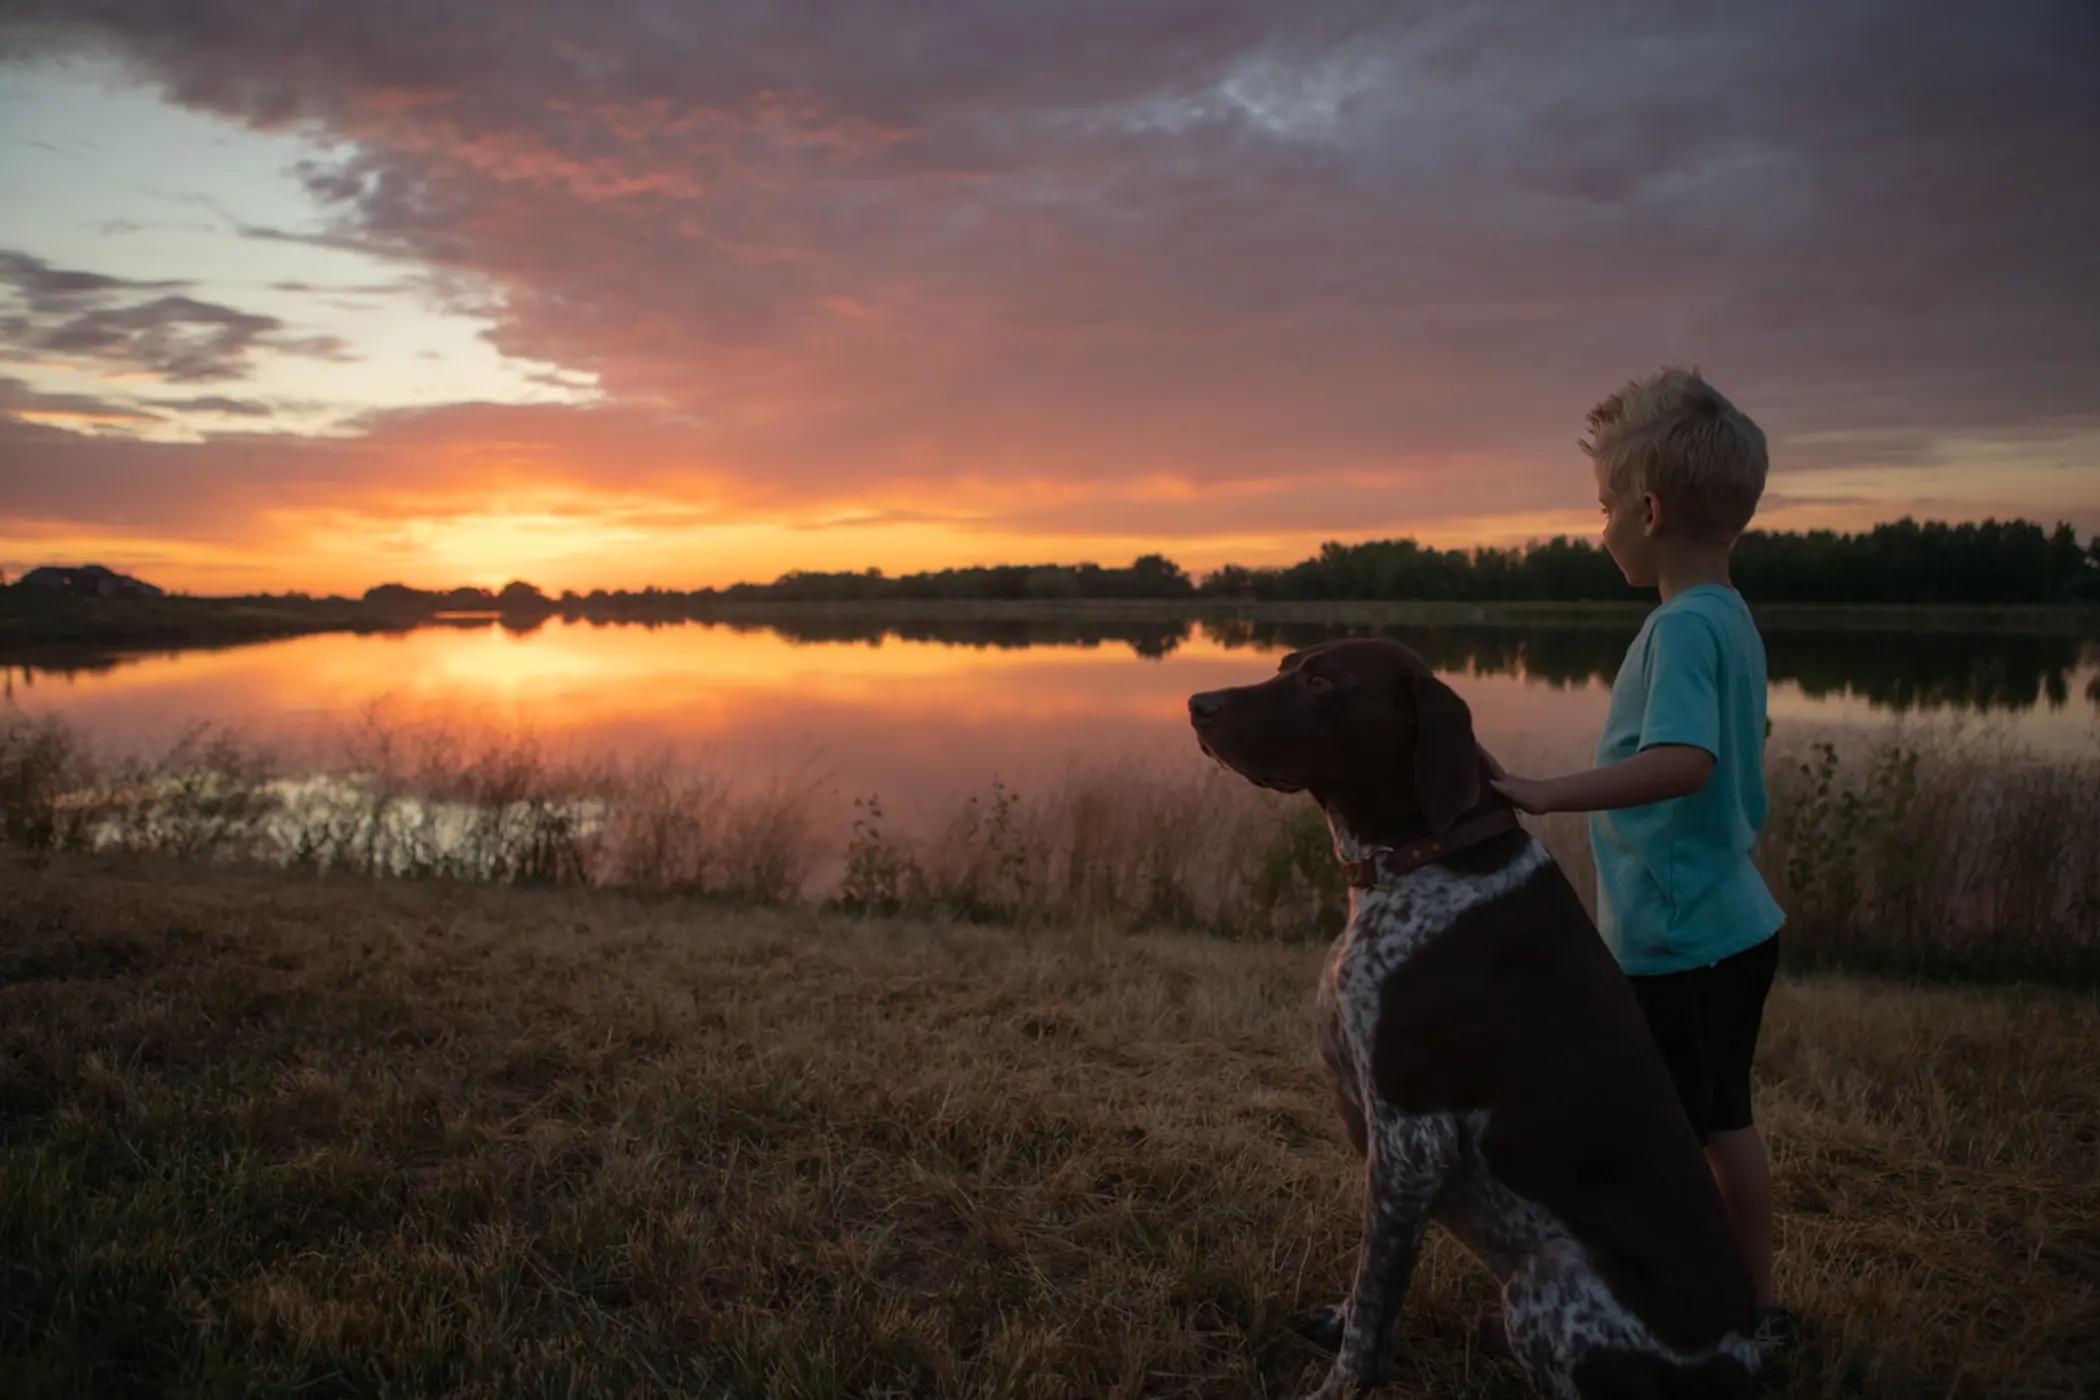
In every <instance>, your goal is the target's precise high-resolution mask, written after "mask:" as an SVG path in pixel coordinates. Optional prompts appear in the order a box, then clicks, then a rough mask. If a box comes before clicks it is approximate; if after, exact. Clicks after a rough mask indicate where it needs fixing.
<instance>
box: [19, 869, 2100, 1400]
mask: <svg viewBox="0 0 2100 1400" xmlns="http://www.w3.org/2000/svg"><path fill="white" fill-rule="evenodd" d="M1318 958H1319V953H1318V952H1317V951H1316V950H1315V949H1313V948H1310V947H1305V946H1291V945H1281V944H1274V943H1266V944H1265V943H1249V942H1236V943H1235V942H1225V941H1221V940H1218V939H1216V938H1212V937H1206V936H1202V935H1196V934H1142V933H1138V934H1133V933H1128V932H1122V931H1117V930H1112V929H1108V928H1104V927H1101V926H1098V925H1080V926H1075V927H1067V928H1062V929H1054V928H1032V929H1022V928H1015V927H991V926H980V925H964V924H955V923H949V922H942V921H926V920H910V919H904V920H899V919H855V918H849V917H845V916H842V915H839V914H836V913H832V914H826V913H821V912H818V911H816V910H814V909H811V908H809V907H806V906H805V907H799V908H783V909H752V908H747V907H742V906H737V905H730V904H724V903H721V902H718V901H715V900H709V899H704V898H696V897H679V896H658V897H642V896H637V895H634V894H629V893H622V892H614V891H607V890H602V889H585V888H558V889H543V890H531V889H518V888H504V887H492V886H487V885H474V884H468V883H460V882H447V881H436V882H395V881H370V880H363V879H353V878H339V877H327V878H317V877H314V876H312V875H295V874H286V873H275V872H271V873H254V872H247V871H241V870H232V869H224V868H214V867H212V866H210V865H206V864H202V863H198V862H184V861H175V860H168V859H164V858H157V857H151V856H140V855H137V854H133V853H121V854H105V855H94V854H79V853H64V852H60V853H57V854H49V853H43V854H36V855H26V854H22V853H19V852H6V853H0V1271H4V1273H0V1278H4V1285H0V1376H5V1377H6V1378H7V1384H6V1385H5V1386H4V1387H0V1389H4V1390H5V1393H6V1394H7V1395H8V1396H9V1397H10V1398H11V1400H14V1398H15V1397H20V1400H42V1397H55V1396H98V1397H100V1396H117V1397H130V1396H184V1397H202V1396H234V1395H251V1394H271V1395H288V1394H295V1393H296V1394H299V1395H318V1396H365V1395H373V1396H377V1395H402V1396H435V1395H462V1396H465V1395H472V1396H490V1397H495V1396H506V1397H507V1396H542V1395H546V1396H553V1395H620V1396H628V1395H636V1396H639V1395H671V1394H688V1395H728V1396H752V1397H759V1396H766V1397H788V1396H811V1397H829V1396H848V1395H851V1396H900V1397H901V1396H955V1397H963V1396H971V1397H975V1396H1043V1397H1051V1396H1056V1397H1067V1396H1069V1397H1082V1396H1139V1395H1190V1396H1196V1395H1201V1396H1218V1397H1237V1396H1249V1397H1252V1396H1280V1395H1289V1394H1293V1393H1296V1390H1297V1389H1298V1388H1300V1387H1305V1386H1309V1385H1310V1384H1311V1383H1312V1381H1313V1380H1315V1379H1316V1377H1317V1374H1318V1368H1319V1367H1320V1366H1321V1364H1322V1359H1321V1358H1319V1357H1317V1356H1315V1355H1314V1354H1312V1353H1311V1352H1310V1351H1308V1350H1307V1349H1306V1348H1305V1347H1304V1346H1302V1345H1301V1344H1300V1343H1298V1342H1297V1341H1295V1340H1294V1339H1293V1338H1292V1337H1291V1335H1290V1334H1289V1333H1288V1331H1287V1329H1286V1328H1285V1327H1284V1326H1283V1324H1282V1319H1283V1318H1285V1317H1286V1316H1287V1315H1288V1314H1289V1313H1290V1312H1291V1311H1293V1310H1294V1309H1296V1308H1298V1307H1300V1306H1302V1305H1306V1304H1310V1303H1313V1302H1318V1301H1325V1300H1328V1299H1330V1298H1332V1297H1334V1296H1336V1295H1338V1294H1339V1293H1340V1291H1341V1290H1342V1289H1343V1287H1344V1280H1345V1278H1346V1276H1347V1270H1348V1268H1349V1265H1350V1262H1351V1258H1352V1251H1353V1249H1354V1244H1355V1230H1356V1212H1357V1210H1358V1202H1359V1186H1358V1180H1357V1174H1356V1169H1355V1167H1354V1165H1353V1164H1352V1162H1351V1161H1350V1160H1349V1158H1348V1156H1347V1153H1346V1149H1345V1148H1344V1146H1343V1144H1342V1141H1341V1138H1340V1134H1339V1131H1338V1129H1337V1127H1336V1126H1335V1125H1334V1124H1333V1123H1331V1122H1330V1121H1329V1118H1328V1111H1327V1109H1326V1107H1325V1101H1324V1097H1323V1095H1322V1094H1321V1093H1320V1091H1319V1089H1318V1087H1317V1084H1316V1080H1315V1075H1314V1069H1313V1060H1312V1055H1311V1041H1310V1034H1309V1024H1308V1015H1309V999H1310V989H1311V980H1312V977H1313V973H1314V970H1315V967H1316V965H1317V961H1318ZM2096 1044H2100V1005H2096V1001H2095V998H2094V997H2093V996H2092V995H2090V994H2077V993H2067V992H2050V991H2042V990H2035V989H2031V988H2018V987H2004V988H1996V989H1957V988H1937V989H1932V988H1918V987H1913V986H1907V985H1902V984H1898V983H1892V982H1872V981H1865V980H1854V979H1850V978H1842V977H1835V976H1811V977H1788V978H1785V979H1783V980H1782V982H1781V984H1780V986H1779V988H1778V989H1777V991H1776V992H1775V994H1774V1000H1773V1003H1772V1009H1771V1014H1770V1019H1769V1023H1768V1033H1767V1039H1766V1042H1765V1045H1764V1049H1763V1052H1762V1054H1761V1056H1760V1065H1759V1081H1760V1089H1759V1092H1760V1097H1761V1104H1762V1111H1763V1117H1764V1121H1765V1123H1766V1125H1767V1127H1768V1130H1769V1133H1770V1136H1771V1139H1772V1142H1773V1149H1774V1154H1775V1168H1776V1173H1777V1181H1778V1194H1779V1203H1780V1218H1779V1229H1780V1243H1781V1254H1780V1278H1781V1282H1782V1287H1783V1290H1784V1292H1785V1294H1786V1296H1787V1298H1788V1300H1789V1301H1790V1302H1792V1303H1793V1304H1794V1305H1795V1307H1796V1308H1797V1309H1798V1310H1799V1313H1800V1315H1801V1318H1802V1322H1803V1329H1804V1346H1803V1349H1802V1353H1801V1355H1800V1357H1799V1360H1798V1362H1797V1364H1796V1366H1795V1368H1794V1370H1793V1373H1792V1376H1791V1379H1790V1381H1789V1382H1788V1383H1787V1385H1786V1386H1784V1387H1782V1389H1781V1390H1780V1392H1779V1393H1783V1394H1788V1395H1796V1396H1832V1397H1835V1396H1886V1397H1905V1400H1908V1398H1909V1397H1919V1396H1964V1397H1966V1396H1986V1395H2025V1396H2043V1395H2064V1396H2069V1395H2075V1394H2080V1393H2085V1392H2086V1391H2089V1390H2090V1389H2091V1388H2093V1387H2095V1386H2100V1295H2096V1286H2100V1284H2096V1280H2100V1171H2096V1170H2095V1167H2096V1158H2100V1146H2096V1143H2100V1076H2096V1074H2095V1073H2094V1070H2095V1061H2094V1047H2095V1045H2096ZM1489 1297H1490V1292H1489V1288H1488V1285H1487V1281H1486V1279H1485V1277H1484V1275H1483V1274H1482V1273H1481V1272H1480V1270H1479V1269H1478V1268H1477V1267H1476V1266H1474V1265H1473V1264H1472V1263H1471V1262H1470V1261H1469V1260H1468V1259H1467V1258H1465V1257H1464V1256H1463V1254H1462V1252H1461V1251H1459V1250H1458V1249H1457V1248H1456V1247H1454V1246H1453V1245H1452V1244H1451V1242H1450V1241H1449V1240H1447V1239H1444V1238H1442V1237H1441V1236H1435V1237H1434V1238H1433V1241H1432V1243H1431V1245H1430V1247H1429V1248H1428V1250H1427V1252H1426V1254H1425V1257H1424V1259H1423V1261H1422V1265H1421V1269H1420V1271H1419V1273H1418V1276H1417V1281H1416V1286H1415V1288H1414V1290H1413V1292H1412V1293H1411V1295H1410V1297H1409V1300H1408V1303H1407V1306H1406V1310H1405V1313H1404V1316H1403V1319H1402V1323H1401V1328H1400V1347H1401V1356H1402V1373H1403V1377H1404V1383H1403V1384H1402V1385H1401V1386H1400V1387H1399V1388H1398V1389H1397V1390H1396V1391H1394V1392H1393V1393H1396V1394H1403V1395H1417V1396H1430V1395H1434V1396H1440V1397H1442V1396H1455V1397H1472V1396H1502V1395H1514V1394H1518V1393H1521V1388H1520V1386H1519V1384H1518V1382H1517V1380H1516V1378H1515V1376H1514V1373H1513V1372H1511V1371H1509V1370H1507V1369H1506V1368H1504V1367H1502V1366H1501V1365H1499V1364H1497V1363H1493V1362H1490V1361H1488V1360H1486V1359H1484V1358H1483V1357H1482V1356H1481V1355H1479V1354H1478V1353H1477V1352H1476V1351H1474V1350H1473V1349H1472V1344H1471V1342H1470V1340H1469V1334H1470V1326H1471V1322H1472V1319H1473V1317H1474V1315H1475V1313H1476V1312H1477V1310H1478V1309H1479V1308H1480V1307H1481V1306H1482V1305H1484V1304H1485V1303H1486V1302H1487V1301H1488V1299H1489Z"/></svg>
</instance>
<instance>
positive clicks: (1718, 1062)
mask: <svg viewBox="0 0 2100 1400" xmlns="http://www.w3.org/2000/svg"><path fill="white" fill-rule="evenodd" d="M1778 964H1779V940H1778V937H1777V935H1774V936H1773V937H1772V938H1769V939H1766V940H1765V941H1764V942H1763V943H1760V944H1758V945H1756V946H1755V947H1752V948H1746V949H1744V950H1743V951H1742V952H1740V953H1737V954H1734V955H1733V956H1731V957H1727V958H1723V959H1722V960H1721V961H1720V962H1718V963H1715V964H1714V965H1713V966H1711V967H1701V968H1694V969H1691V970H1690V971H1686V972H1672V973H1666V974H1664V975H1662V976H1657V977H1631V978H1628V979H1627V981H1628V982H1629V983H1630V984H1631V985H1632V987H1633V994H1634V999H1635V1000H1636V1001H1637V1002H1639V1003H1640V1007H1641V1014H1642V1016H1643V1017H1644V1018H1645V1019H1646V1020H1647V1022H1648V1032H1649V1034H1650V1035H1651V1036H1652V1037H1653V1038H1654V1040H1655V1046H1656V1049H1658V1050H1660V1051H1661V1052H1662V1058H1663V1063H1664V1064H1665V1065H1666V1066H1668V1068H1669V1071H1670V1078H1671V1080H1672V1081H1673V1082H1674V1083H1675V1084H1676V1086H1677V1097H1678V1101H1679V1102H1680V1103H1681V1104H1683V1106H1684V1113H1685V1117H1686V1118H1687V1119H1689V1120H1690V1122H1691V1125H1692V1131H1693V1133H1695V1134H1696V1135H1697V1136H1698V1138H1699V1140H1700V1142H1701V1144H1702V1145H1704V1147H1705V1149H1706V1164H1707V1168H1708V1169H1709V1170H1710V1171H1712V1172H1713V1175H1714V1185H1715V1186H1716V1187H1717V1188H1718V1189H1719V1190H1720V1193H1721V1204H1722V1207H1723V1208H1724V1209H1725V1210H1726V1211H1727V1213H1728V1225H1729V1231H1730V1233H1731V1234H1732V1235H1734V1237H1735V1240H1736V1248H1737V1249H1738V1250H1739V1251H1740V1252H1741V1254H1742V1256H1743V1263H1744V1264H1745V1266H1747V1267H1748V1269H1749V1270H1750V1279H1751V1283H1752V1284H1753V1285H1754V1286H1755V1288H1756V1291H1757V1305H1758V1306H1759V1307H1760V1308H1766V1307H1770V1306H1772V1305H1773V1303H1774V1301H1775V1294H1774V1285H1773V1277H1772V1180H1771V1174H1770V1170H1769V1168H1768V1166H1767V1162H1766V1157H1765V1145H1764V1139H1763V1138H1762V1137H1761V1136H1760V1135H1759V1134H1758V1131H1757V1129H1756V1128H1755V1127H1754V1126H1753V1125H1752V1121H1751V1113H1750V1065H1751V1061H1752V1059H1753V1058H1754V1056H1755V1054H1756V1051H1757V1034H1758V1030H1759V1028H1760V1026H1761V1025H1762V1023H1763V1020H1764V1005H1765V996H1766V994H1767V993H1768V992H1769V991H1770V990H1771V986H1772V975H1773V972H1774V971H1775V969H1776V968H1777V967H1778Z"/></svg>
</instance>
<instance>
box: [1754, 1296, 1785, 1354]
mask: <svg viewBox="0 0 2100 1400" xmlns="http://www.w3.org/2000/svg"><path fill="white" fill-rule="evenodd" d="M1750 1340H1751V1341H1753V1342H1755V1343H1756V1344H1757V1356H1758V1360H1760V1361H1762V1362H1763V1363H1764V1364H1765V1365H1767V1366H1773V1365H1777V1364H1778V1363H1780V1362H1781V1361H1783V1360H1785V1359H1786V1356H1787V1353H1789V1352H1791V1351H1792V1350H1793V1349H1794V1315H1793V1314H1792V1313H1790V1312H1788V1311H1787V1310H1786V1309H1785V1308H1782V1307H1781V1306H1779V1304H1777V1303H1774V1304H1772V1305H1771V1306H1770V1307H1763V1308H1759V1309H1758V1310H1757V1330H1756V1331H1754V1332H1752V1333H1751V1334H1750Z"/></svg>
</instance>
